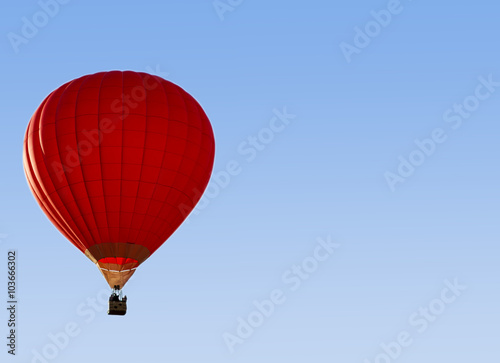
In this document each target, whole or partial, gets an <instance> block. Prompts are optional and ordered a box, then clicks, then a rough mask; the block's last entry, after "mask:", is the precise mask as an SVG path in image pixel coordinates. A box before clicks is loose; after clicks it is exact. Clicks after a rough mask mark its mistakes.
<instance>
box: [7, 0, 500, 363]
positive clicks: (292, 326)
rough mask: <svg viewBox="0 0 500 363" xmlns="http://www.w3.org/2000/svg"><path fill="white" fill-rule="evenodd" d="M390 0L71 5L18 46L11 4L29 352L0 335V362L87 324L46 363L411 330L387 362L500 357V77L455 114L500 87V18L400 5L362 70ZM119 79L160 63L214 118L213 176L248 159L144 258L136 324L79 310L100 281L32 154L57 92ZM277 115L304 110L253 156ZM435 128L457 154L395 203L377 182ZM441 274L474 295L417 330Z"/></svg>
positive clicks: (255, 356)
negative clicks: (31, 165)
mask: <svg viewBox="0 0 500 363" xmlns="http://www.w3.org/2000/svg"><path fill="white" fill-rule="evenodd" d="M233 3H237V1H233ZM387 6H388V5H387V2H386V1H343V2H332V1H326V0H319V1H315V2H298V1H297V2H290V1H284V0H275V1H272V2H269V1H264V0H252V1H243V2H242V3H241V5H239V6H236V7H235V8H234V11H232V12H227V13H225V14H224V20H221V19H220V18H219V16H218V15H217V13H216V11H215V10H214V7H213V4H212V2H211V1H210V0H205V1H189V2H188V1H183V2H181V1H177V2H159V1H156V2H142V3H138V2H136V1H134V2H132V1H127V0H121V1H115V0H112V1H104V2H103V1H95V0H88V1H85V2H82V1H70V2H69V3H67V4H65V5H61V6H60V9H59V12H58V14H57V15H56V16H54V17H53V18H51V19H50V21H49V23H48V25H47V26H45V27H43V28H41V29H39V31H38V33H37V34H36V36H34V37H33V38H32V39H30V40H29V41H28V43H27V44H22V45H20V47H19V52H18V53H16V52H14V49H13V47H12V46H11V44H10V42H9V40H8V36H7V34H8V33H9V32H14V33H17V34H21V26H22V24H23V20H22V18H23V17H27V18H28V19H32V17H33V15H34V14H35V13H36V12H38V11H40V6H39V5H38V4H37V2H36V1H22V2H19V1H18V2H15V1H9V2H6V3H4V4H3V5H2V11H1V12H0V34H1V35H2V41H1V42H0V47H1V50H0V52H1V54H2V56H1V62H2V64H1V65H2V67H0V77H1V84H2V87H1V88H0V120H1V122H2V132H1V133H0V163H1V164H0V165H1V166H2V169H1V170H2V177H1V179H2V189H1V192H0V198H1V199H0V200H1V206H2V208H0V233H1V234H6V235H7V237H6V238H3V239H2V244H1V245H0V253H1V255H0V256H3V257H0V271H4V272H1V274H4V277H1V276H0V281H3V282H2V284H6V273H5V271H6V259H7V258H6V254H7V249H11V248H13V249H17V250H18V254H19V266H18V268H19V270H18V271H19V275H20V276H19V284H20V285H19V286H20V287H19V289H20V291H19V300H20V304H19V311H18V314H19V321H20V326H19V336H18V339H19V340H18V343H19V351H18V355H16V356H15V357H11V356H10V355H8V354H7V352H6V347H5V345H4V343H3V341H4V340H3V338H2V344H0V346H2V347H3V348H2V349H1V351H0V356H1V357H2V358H1V359H0V360H1V361H2V362H4V361H5V362H7V361H13V362H33V361H34V360H33V357H34V353H33V352H34V351H38V352H42V351H43V349H44V348H45V347H47V344H50V343H51V340H50V337H49V334H56V333H58V332H61V331H63V330H64V327H65V325H66V324H68V323H69V322H74V323H76V324H77V325H78V327H79V329H80V334H79V335H78V336H77V337H75V338H72V339H71V340H70V342H69V344H68V345H67V347H65V348H64V349H62V350H61V351H60V352H59V353H58V354H57V356H56V357H55V358H54V359H50V360H48V361H49V362H73V363H87V362H109V361H111V360H112V359H119V360H120V361H121V362H122V363H132V362H146V361H161V362H177V363H182V362H218V363H222V362H241V363H246V362H252V363H254V362H260V363H266V362H281V361H282V362H304V361H313V362H318V363H327V362H348V363H363V362H364V361H365V359H368V361H369V362H374V361H375V362H377V363H379V362H383V363H386V362H388V361H387V360H384V359H383V358H379V360H378V361H377V360H376V359H375V358H376V356H377V355H378V354H381V353H383V350H382V348H381V347H380V345H381V344H382V343H389V342H390V341H393V340H395V339H396V338H397V336H398V334H399V333H400V332H402V331H408V332H409V333H410V334H411V336H412V338H413V343H412V344H411V346H409V347H405V348H404V349H403V351H402V353H401V355H400V356H399V357H398V358H397V359H396V360H394V359H390V360H389V361H390V362H393V361H398V362H405V363H417V362H418V363H421V362H427V363H438V362H439V363H441V362H470V361H490V362H494V361H499V358H500V352H499V350H498V338H499V337H500V334H499V330H498V327H499V326H500V314H499V312H498V306H499V298H500V274H499V272H500V268H499V264H498V259H499V256H500V247H499V243H498V242H499V237H500V234H499V232H500V231H499V224H498V216H499V208H500V207H499V203H498V201H499V197H500V188H499V185H500V173H499V166H498V154H499V152H500V150H499V143H498V135H499V132H500V116H499V115H500V113H499V112H500V102H499V100H500V87H498V85H497V86H496V87H497V89H494V92H492V93H491V96H490V97H489V98H488V99H486V100H483V101H481V102H480V104H479V106H478V107H477V110H475V111H474V112H473V113H472V114H471V116H470V117H469V118H468V119H466V120H465V119H464V122H463V124H462V125H461V127H459V128H456V129H453V128H452V127H451V126H452V124H450V123H447V122H446V121H445V119H444V118H443V114H444V113H445V112H446V111H447V110H448V109H450V108H452V107H453V105H454V104H459V103H462V102H463V101H464V99H465V98H466V97H468V96H471V95H474V92H475V90H476V87H477V86H478V84H479V80H478V78H479V77H481V76H482V77H484V78H488V76H489V75H490V74H491V75H492V76H491V77H492V78H493V80H495V81H496V80H498V81H500V51H499V48H498V34H499V32H500V23H499V22H498V10H499V7H498V4H497V2H494V1H475V2H457V1H449V0H444V1H440V2H438V3H436V2H429V1H413V2H410V1H403V2H401V9H402V11H401V12H400V13H399V14H397V15H393V16H392V19H391V21H390V22H389V24H388V25H387V26H386V27H385V28H383V29H382V30H381V31H380V34H379V35H378V36H376V37H374V38H373V39H372V40H371V42H370V44H369V45H368V46H367V47H366V48H364V49H362V50H361V52H360V53H359V54H354V55H353V56H352V60H351V62H350V63H349V62H347V61H346V58H345V57H344V55H343V54H342V51H341V49H340V44H341V43H342V42H346V43H349V44H353V39H354V36H355V31H354V28H355V27H360V28H362V29H363V28H364V27H365V26H366V25H367V24H368V22H369V21H370V20H372V16H371V15H370V12H371V11H374V10H375V11H380V10H382V9H386V8H387ZM113 69H119V70H126V69H130V70H135V71H150V72H156V74H158V75H160V76H163V77H164V78H167V79H168V80H171V81H172V82H174V83H176V84H178V85H180V86H181V87H183V88H184V89H185V90H186V91H188V92H189V93H191V94H192V95H193V96H194V97H195V98H196V99H197V100H198V101H199V102H200V104H201V105H202V106H203V107H204V109H205V111H206V113H207V115H208V116H209V118H210V119H211V121H212V124H213V128H214V132H215V136H216V142H217V152H216V163H215V168H214V171H219V170H223V169H224V168H225V166H226V164H227V163H228V162H229V161H230V160H236V161H237V162H238V163H239V164H240V166H241V173H240V174H239V175H237V176H235V177H233V178H232V179H231V181H230V183H229V185H228V186H227V187H225V188H224V189H223V190H221V191H220V192H219V193H218V194H217V195H216V197H215V198H211V199H210V203H209V204H208V206H207V207H206V208H204V209H203V210H202V211H201V212H200V213H199V214H198V215H192V216H191V217H190V218H189V223H185V224H184V225H182V226H181V227H180V228H179V229H178V230H177V232H176V233H175V234H174V235H173V236H172V237H171V238H170V239H169V241H167V243H166V244H165V245H164V246H163V247H162V248H161V249H160V250H158V251H157V253H156V254H155V255H154V256H153V257H151V258H150V259H149V260H148V261H147V262H146V263H145V264H144V265H142V266H141V268H140V269H139V271H138V272H137V273H136V274H135V276H134V277H133V278H132V279H131V280H130V282H129V283H128V285H127V286H126V288H125V293H126V294H127V295H128V296H129V311H128V313H127V315H126V316H125V317H123V318H122V317H113V316H107V315H106V313H105V312H104V311H100V312H96V315H95V318H93V319H90V320H91V321H90V322H87V321H86V319H88V318H89V317H90V316H89V315H86V316H81V314H79V313H78V307H79V306H80V307H81V304H85V303H86V301H87V299H88V298H92V297H94V298H95V297H96V296H97V295H98V293H99V292H100V291H102V290H103V289H105V290H106V289H107V285H106V283H105V280H104V279H103V278H102V276H101V275H100V273H99V271H98V270H97V268H96V267H95V266H94V265H93V264H92V263H90V261H89V260H88V259H87V258H85V256H83V255H82V254H81V253H80V252H79V251H78V250H77V249H76V248H75V247H73V246H72V245H71V244H70V243H69V242H68V241H66V240H65V239H64V237H62V235H60V234H59V232H58V231H57V230H56V229H55V228H54V227H53V226H52V225H51V223H50V222H49V221H48V219H47V218H46V217H45V215H44V214H43V213H42V212H41V210H40V209H39V207H38V205H37V204H36V202H35V200H34V198H33V196H32V195H31V192H30V191H29V189H28V186H27V183H26V181H25V177H24V172H23V168H22V142H23V138H24V132H25V130H26V126H27V124H28V121H29V119H30V117H31V115H32V113H33V112H34V110H35V109H36V108H37V107H38V105H39V104H40V103H41V102H42V100H43V99H44V98H45V97H46V96H47V95H48V94H49V93H50V92H51V91H52V90H54V89H56V88H57V87H59V86H60V85H61V84H63V83H65V82H67V81H69V80H71V79H74V78H77V77H79V76H82V75H85V74H90V73H95V72H98V71H103V70H113ZM166 74H167V75H166ZM469 100H470V98H469ZM284 107H286V108H287V110H288V112H289V113H291V114H294V115H296V118H295V119H294V120H293V121H292V123H291V124H290V125H289V126H288V127H287V128H286V129H285V130H284V131H283V132H281V133H279V134H276V135H275V138H274V140H273V141H272V142H270V143H269V144H268V145H267V146H266V148H265V149H264V150H262V151H259V152H258V154H257V157H256V158H255V160H253V161H251V162H249V161H247V160H246V157H245V156H244V155H242V154H241V153H240V152H238V147H239V145H240V144H241V143H242V142H244V141H245V140H246V139H247V138H248V137H249V136H252V135H257V134H258V133H259V131H260V130H262V129H263V128H265V127H267V126H268V125H269V120H270V119H271V118H272V117H273V109H278V110H283V108H284ZM436 128H441V129H443V130H444V132H445V133H446V135H447V140H446V142H444V143H442V144H439V145H438V146H437V148H436V151H435V152H434V153H433V154H432V155H430V156H428V157H427V158H426V159H425V161H424V162H423V163H422V165H420V166H418V167H417V168H416V170H415V172H414V174H413V175H412V176H410V177H409V178H407V179H406V181H405V182H404V183H400V184H398V185H397V186H396V190H395V191H392V190H391V189H390V188H389V186H388V184H387V183H386V180H385V177H384V174H385V173H386V172H387V171H390V172H396V171H397V168H398V164H399V160H398V157H399V156H403V157H405V158H408V156H409V155H410V153H411V152H412V151H414V150H415V149H416V146H415V144H414V140H415V139H420V140H422V139H425V138H428V137H429V136H430V135H431V133H432V132H433V130H435V129H436ZM327 236H331V238H332V240H333V241H335V242H336V243H339V244H340V245H341V247H340V248H339V249H338V250H337V251H336V252H335V253H334V254H333V255H332V256H331V257H330V258H329V259H328V260H326V261H324V262H321V263H320V265H319V268H318V270H317V271H316V272H315V273H313V274H312V275H311V276H310V278H309V279H307V280H306V281H304V282H303V283H302V285H301V286H300V288H299V289H298V290H297V291H291V290H290V289H289V286H288V285H287V284H285V283H284V282H283V281H282V275H283V273H285V271H287V270H288V269H289V268H290V267H291V266H292V265H294V264H298V263H301V262H302V261H303V260H304V259H305V258H307V257H309V256H311V255H312V251H313V249H314V247H315V246H316V243H317V238H318V237H323V238H326V237H327ZM446 279H449V280H450V281H453V280H454V279H458V281H459V282H460V283H461V284H464V285H466V286H467V290H466V291H464V292H463V294H462V295H461V296H460V297H459V298H458V299H457V300H456V301H455V302H454V303H452V304H450V305H448V306H447V307H446V310H445V311H444V312H443V313H442V315H440V316H439V318H438V319H437V320H436V321H435V322H433V323H432V324H430V325H429V327H428V329H427V330H426V331H425V332H423V333H419V332H417V330H416V328H415V327H414V326H412V325H411V324H409V321H408V318H409V316H411V315H412V314H413V313H415V312H417V311H418V309H419V308H420V307H423V306H427V305H428V304H429V303H430V302H431V301H432V300H433V299H435V298H439V297H440V295H441V290H442V289H443V288H444V287H445V283H444V281H445V280H446ZM273 289H281V290H282V291H283V292H284V293H285V296H286V302H285V303H284V304H283V305H280V306H278V307H276V310H275V312H274V314H273V315H272V316H270V317H269V318H267V319H266V320H265V322H264V324H262V326H260V327H258V328H257V329H256V330H255V332H254V333H253V335H252V336H251V337H250V338H248V339H246V340H245V341H244V343H243V344H241V345H238V346H236V347H235V352H234V353H233V354H231V353H230V351H229V350H228V348H227V346H226V344H225V343H224V339H223V334H224V333H225V332H230V333H233V334H235V331H236V327H237V319H238V317H243V318H246V317H247V316H248V315H249V314H250V313H251V312H252V311H253V310H254V309H255V308H254V307H253V305H252V302H253V301H254V300H259V301H260V300H263V299H266V298H268V297H269V294H270V292H271V291H272V290H273ZM5 290H6V288H5V285H4V288H3V289H2V288H0V291H5ZM6 300H7V297H6V294H5V293H2V294H1V300H0V301H4V303H2V304H0V305H2V306H3V304H5V303H6ZM98 308H99V309H101V308H102V309H104V308H103V307H102V305H99V306H98ZM85 309H86V311H87V310H90V309H89V308H88V307H87V308H85ZM2 310H3V309H2ZM94 311H95V310H94ZM0 318H1V320H0V336H1V337H4V336H6V334H7V323H6V320H7V315H6V314H5V311H4V313H2V314H0Z"/></svg>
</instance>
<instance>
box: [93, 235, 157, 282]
mask: <svg viewBox="0 0 500 363" xmlns="http://www.w3.org/2000/svg"><path fill="white" fill-rule="evenodd" d="M150 255H151V253H150V252H149V250H148V249H147V248H146V247H144V246H141V245H136V244H132V243H100V244H95V245H92V246H90V247H89V248H88V249H87V250H86V251H85V256H87V257H88V258H89V259H90V260H91V261H92V262H93V263H95V264H96V265H97V267H98V268H99V270H100V271H101V273H102V274H103V276H104V278H105V279H106V281H107V282H108V284H109V286H110V287H111V288H114V287H115V286H116V285H119V286H120V288H123V286H125V284H126V283H127V281H128V280H129V279H130V278H131V277H132V275H133V274H134V272H135V270H136V269H137V267H138V266H139V265H140V264H141V263H143V262H144V261H145V260H146V259H147V258H148V257H149V256H150ZM109 258H128V259H132V260H135V261H132V262H128V263H125V264H117V263H110V262H104V261H102V260H104V259H109Z"/></svg>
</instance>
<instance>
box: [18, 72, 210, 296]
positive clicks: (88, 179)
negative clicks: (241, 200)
mask: <svg viewBox="0 0 500 363" xmlns="http://www.w3.org/2000/svg"><path fill="white" fill-rule="evenodd" d="M214 153H215V142H214V136H213V132H212V127H211V125H210V122H209V120H208V118H207V116H206V115H205V112H204V111H203V109H202V108H201V106H200V105H199V104H198V103H197V102H196V100H195V99H194V98H193V97H191V96H190V95H189V94H188V93H187V92H185V91H184V90H183V89H182V88H180V87H179V86H177V85H175V84H173V83H171V82H168V81H166V80H164V79H162V78H160V77H158V76H154V75H149V74H146V73H138V72H132V71H125V72H121V71H112V72H102V73H96V74H92V75H88V76H84V77H81V78H78V79H75V80H73V81H71V82H68V83H66V84H64V85H63V86H61V87H59V88H58V89H56V90H55V91H54V92H52V93H51V94H50V95H49V96H48V97H47V98H46V99H45V100H44V101H43V102H42V104H41V105H40V106H39V107H38V109H37V110H36V112H35V113H34V115H33V117H32V118H31V120H30V122H29V125H28V128H27V130H26V136H25V140H24V152H23V154H24V155H23V162H24V170H25V173H26V178H27V180H28V184H29V186H30V188H31V191H32V192H33V195H34V196H35V199H36V200H37V202H38V204H39V205H40V207H41V208H42V210H43V211H44V213H45V214H46V215H47V217H48V218H49V219H50V220H51V221H52V223H53V224H54V225H55V226H56V227H57V229H58V230H59V231H60V232H61V233H62V234H63V235H64V236H65V237H66V238H67V239H68V240H69V241H70V242H71V243H73V244H74V245H75V246H76V247H77V248H78V249H79V250H80V251H82V252H83V253H84V254H85V255H86V256H87V257H88V258H89V259H90V260H91V261H92V262H94V263H95V264H96V265H97V266H98V268H99V269H100V271H101V272H102V274H103V275H104V277H105V278H106V280H107V281H108V283H109V285H110V287H112V288H113V287H114V286H116V285H119V286H120V287H123V286H124V285H125V283H126V282H127V281H128V279H129V278H130V277H131V276H132V274H133V273H134V272H135V270H136V269H137V267H138V266H139V265H140V264H141V263H143V262H144V261H145V260H146V259H147V258H148V257H149V256H151V254H152V253H154V252H155V251H156V250H157V249H158V248H159V247H160V246H161V245H162V244H163V243H164V242H165V241H166V240H167V239H168V238H169V237H170V236H171V235H172V234H173V233H174V231H175V230H176V229H177V228H178V227H179V226H180V224H181V223H182V222H183V221H184V219H185V218H186V217H187V216H188V214H189V213H190V212H191V211H192V209H193V208H194V206H195V205H196V203H197V202H198V200H199V199H200V197H201V195H202V193H203V191H204V190H205V188H206V186H207V184H208V181H209V178H210V175H211V172H212V167H213V161H214Z"/></svg>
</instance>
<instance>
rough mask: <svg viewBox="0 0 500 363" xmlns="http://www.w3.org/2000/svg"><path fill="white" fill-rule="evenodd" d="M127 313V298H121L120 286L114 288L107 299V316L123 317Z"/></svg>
mask: <svg viewBox="0 0 500 363" xmlns="http://www.w3.org/2000/svg"><path fill="white" fill-rule="evenodd" d="M126 313H127V297H126V296H123V297H122V291H121V290H120V286H115V287H114V289H113V292H112V293H111V296H110V297H109V309H108V315H125V314H126Z"/></svg>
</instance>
